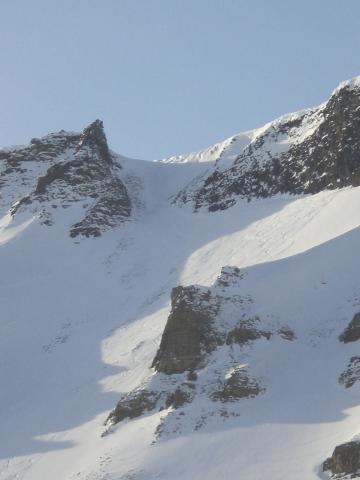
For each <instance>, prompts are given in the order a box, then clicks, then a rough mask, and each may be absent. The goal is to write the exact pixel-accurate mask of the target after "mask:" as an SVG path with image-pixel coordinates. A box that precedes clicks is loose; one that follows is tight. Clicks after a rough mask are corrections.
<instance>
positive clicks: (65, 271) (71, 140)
mask: <svg viewBox="0 0 360 480" xmlns="http://www.w3.org/2000/svg"><path fill="white" fill-rule="evenodd" d="M0 169H1V170H0V187H1V190H0V214H1V218H0V262H1V263H0V264H1V272H2V275H1V285H0V298H1V320H0V328H1V335H0V379H1V386H2V388H1V389H0V425H1V428H0V480H15V479H18V480H39V479H45V478H46V479H48V478H51V479H52V480H75V479H77V480H120V479H121V480H151V479H159V480H170V479H172V480H173V479H174V480H188V479H189V480H203V479H204V478H207V479H209V480H215V479H218V478H219V477H221V478H224V479H229V480H233V479H238V478H244V479H245V478H246V479H251V480H257V479H259V480H260V479H261V480H262V479H264V478H266V479H269V480H289V479H291V480H300V479H301V480H304V479H306V480H311V479H319V478H320V479H326V478H329V477H331V476H336V478H350V477H351V476H352V475H356V472H357V470H358V469H359V468H360V426H359V425H360V402H359V393H360V390H359V388H360V382H359V380H360V354H359V345H360V287H359V282H358V272H359V267H360V260H359V259H358V256H357V252H358V245H359V244H360V216H359V207H360V186H359V184H360V182H359V178H360V177H359V172H360V77H358V78H356V79H353V80H351V81H348V82H344V83H342V84H341V85H340V86H339V87H338V88H337V89H336V90H335V91H334V92H333V94H332V95H331V97H330V99H329V100H328V101H327V102H325V103H324V104H322V105H321V106H320V107H317V108H312V109H309V110H304V111H302V112H299V113H295V114H291V115H285V116H284V117H281V118H280V119H277V120H275V121H274V122H271V123H269V124H267V125H265V126H264V127H263V128H260V129H257V130H252V131H249V132H245V133H241V134H238V135H235V136H233V137H232V138H230V139H227V140H225V141H224V142H222V143H219V144H216V145H215V146H213V147H210V148H208V149H206V150H204V151H202V152H197V153H194V154H190V155H183V156H177V157H172V158H169V159H166V160H163V161H157V162H146V161H141V160H132V159H128V158H125V157H123V156H120V155H118V154H116V153H115V152H113V151H111V150H110V149H109V147H108V143H107V140H106V136H105V133H104V129H103V125H102V122H100V121H99V120H96V121H95V122H94V123H92V124H91V125H89V126H88V127H86V128H85V129H84V131H83V132H82V133H74V132H66V131H61V132H58V133H54V134H50V135H47V136H45V137H42V138H36V139H32V140H31V142H30V145H27V146H19V147H13V148H7V149H3V150H1V151H0ZM358 476H360V473H359V475H358Z"/></svg>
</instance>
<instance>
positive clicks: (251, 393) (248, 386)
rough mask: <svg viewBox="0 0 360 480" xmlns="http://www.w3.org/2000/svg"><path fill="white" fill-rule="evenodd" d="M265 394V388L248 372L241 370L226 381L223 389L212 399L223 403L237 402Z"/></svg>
mask: <svg viewBox="0 0 360 480" xmlns="http://www.w3.org/2000/svg"><path fill="white" fill-rule="evenodd" d="M263 392H265V388H263V387H261V385H260V383H259V382H258V381H257V380H255V379H253V378H251V377H250V376H249V375H248V373H247V372H246V370H244V369H243V368H239V369H236V370H235V371H234V372H232V373H231V375H230V376H229V377H228V378H226V379H225V382H224V384H223V387H222V389H221V390H219V391H217V392H215V393H214V394H213V396H212V398H213V400H220V401H222V402H235V401H237V400H239V399H240V398H249V397H256V396H257V395H259V394H260V393H263Z"/></svg>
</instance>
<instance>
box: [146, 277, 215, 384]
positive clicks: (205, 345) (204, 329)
mask: <svg viewBox="0 0 360 480" xmlns="http://www.w3.org/2000/svg"><path fill="white" fill-rule="evenodd" d="M210 295H211V292H210V290H208V289H204V288H201V287H196V286H190V287H176V288H174V289H173V290H172V292H171V306H172V308H171V313H170V315H169V318H168V321H167V324H166V326H165V330H164V333H163V336H162V339H161V343H160V347H159V349H158V351H157V354H156V356H155V358H154V361H153V364H152V366H153V367H154V368H155V370H156V371H158V372H162V373H166V374H168V375H170V374H174V373H183V372H185V371H187V370H194V369H196V368H199V367H200V366H201V365H202V363H203V362H204V358H205V356H206V354H208V353H210V352H211V351H213V350H214V349H215V348H216V346H217V345H218V343H219V338H218V337H217V335H216V332H215V330H214V328H213V319H214V317H215V315H216V312H217V309H218V307H217V305H216V304H211V303H209V299H210Z"/></svg>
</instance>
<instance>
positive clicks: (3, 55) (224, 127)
mask: <svg viewBox="0 0 360 480" xmlns="http://www.w3.org/2000/svg"><path fill="white" fill-rule="evenodd" d="M0 18H1V28H0V41H1V43H0V45H1V47H0V108H1V112H0V146H7V145H13V144H18V143H27V142H28V141H29V140H30V138H31V137H34V136H41V135H44V134H46V133H48V132H51V131H57V130H60V129H65V130H76V131H79V130H82V128H83V127H84V126H86V125H87V124H88V123H90V122H91V121H93V120H94V119H96V118H101V119H102V120H103V121H104V124H105V129H106V133H107V136H108V140H109V143H110V146H111V148H113V149H114V150H116V151H118V152H119V153H122V154H124V155H127V156H130V157H137V158H144V159H156V158H163V157H166V156H170V155H172V154H177V153H185V152H189V151H194V150H198V149H200V148H203V147H206V146H209V145H211V144H213V143H215V142H217V141H220V140H223V139H225V138H226V137H229V136H231V135H232V134H234V133H237V132H239V131H241V130H247V129H251V128H255V127H259V126H261V125H262V124H264V123H266V122H267V121H269V120H272V119H273V118H275V117H277V116H279V115H281V114H283V113H286V112H290V111H295V110H298V109H302V108H305V107H309V106H314V105H317V104H319V103H321V102H322V101H324V100H325V99H326V98H327V97H328V96H329V94H330V93H331V91H332V90H333V88H335V87H336V85H337V84H338V83H339V82H340V81H341V80H344V79H347V78H350V77H353V76H356V75H358V74H360V55H359V51H360V0H297V1H295V0H247V1H245V0H0Z"/></svg>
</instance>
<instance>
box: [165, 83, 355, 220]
mask: <svg viewBox="0 0 360 480" xmlns="http://www.w3.org/2000/svg"><path fill="white" fill-rule="evenodd" d="M219 159H220V157H219ZM349 185H352V186H358V185H360V87H359V86H353V85H350V84H346V83H345V84H344V85H342V86H340V87H339V88H338V89H337V90H336V91H335V92H334V93H333V95H332V96H331V98H330V100H329V101H328V102H327V103H326V104H324V105H321V106H320V107H319V108H317V109H311V110H307V111H305V112H300V113H299V114H293V115H290V116H289V115H288V116H285V117H283V118H281V119H279V120H277V121H275V122H272V123H271V124H269V126H266V127H264V128H263V129H261V130H260V131H259V132H258V134H257V135H256V136H255V138H254V139H253V140H252V141H251V142H250V144H249V145H248V146H247V147H246V148H245V149H244V151H243V152H242V153H240V155H239V156H238V157H237V158H236V160H235V161H234V162H233V164H232V165H231V166H230V167H229V168H226V169H221V168H220V167H216V168H215V169H214V171H213V172H212V173H211V174H210V175H208V176H207V177H206V178H204V179H203V180H202V181H200V183H198V184H197V185H196V186H195V187H194V186H191V187H189V188H186V189H185V190H183V191H182V192H180V193H179V194H178V196H177V197H176V198H175V200H174V201H175V202H177V203H185V202H192V203H193V205H194V209H195V210H197V209H199V208H202V207H205V208H207V209H208V210H209V211H215V210H223V209H227V208H229V207H231V206H232V205H234V204H235V203H236V200H237V198H246V199H251V198H259V197H262V198H265V197H269V196H272V195H275V194H279V193H290V194H300V193H317V192H320V191H322V190H324V189H334V188H341V187H344V186H349Z"/></svg>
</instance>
